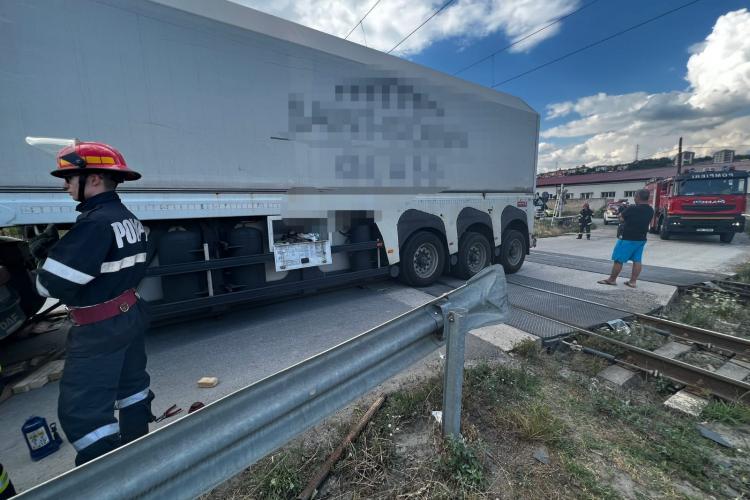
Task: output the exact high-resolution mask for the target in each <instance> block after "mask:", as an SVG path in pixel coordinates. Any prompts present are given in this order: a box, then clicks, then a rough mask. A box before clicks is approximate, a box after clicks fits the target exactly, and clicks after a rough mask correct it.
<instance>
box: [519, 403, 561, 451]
mask: <svg viewBox="0 0 750 500" xmlns="http://www.w3.org/2000/svg"><path fill="white" fill-rule="evenodd" d="M505 418H506V419H507V420H508V421H509V422H510V423H511V424H512V425H513V427H514V428H515V429H516V431H517V432H518V433H519V434H520V435H521V437H522V438H523V439H526V440H528V441H540V442H542V443H545V444H549V445H553V444H556V443H559V442H560V441H561V439H562V437H563V435H564V434H565V424H564V422H563V421H562V420H561V419H559V418H557V417H556V416H555V415H553V414H552V410H551V409H550V407H549V406H548V405H546V404H544V403H540V402H533V403H529V404H522V405H520V406H518V407H516V408H513V409H511V410H509V411H508V413H507V416H506V417H505Z"/></svg>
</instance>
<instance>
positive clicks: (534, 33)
mask: <svg viewBox="0 0 750 500" xmlns="http://www.w3.org/2000/svg"><path fill="white" fill-rule="evenodd" d="M598 1H599V0H592V1H591V2H589V3H586V4H583V5H582V6H580V7H579V8H577V9H576V10H574V11H573V12H569V13H568V14H565V15H564V16H560V17H558V18H557V19H555V20H554V21H552V22H551V23H549V24H547V25H545V26H542V27H541V28H539V29H538V30H536V31H533V32H531V33H529V34H528V35H525V36H524V37H522V38H519V39H518V40H516V41H515V42H513V43H510V44H508V45H506V46H505V47H503V48H501V49H498V50H496V51H495V52H493V53H492V54H489V55H487V56H485V57H483V58H481V59H479V60H477V61H474V62H473V63H471V64H469V65H468V66H466V67H464V68H462V69H460V70H458V71H456V72H455V73H453V74H454V75H458V74H460V73H463V72H464V71H466V70H467V69H471V68H473V67H474V66H476V65H477V64H481V63H483V62H484V61H487V60H488V59H491V58H493V57H495V56H496V55H498V54H499V53H501V52H505V51H506V50H508V49H510V48H512V47H514V46H516V45H518V44H519V43H521V42H523V41H524V40H528V39H529V38H531V37H532V36H534V35H536V34H537V33H541V32H542V31H544V30H546V29H547V28H550V27H552V26H554V25H555V24H557V23H559V22H561V21H564V20H565V19H567V18H569V17H570V16H572V15H574V14H577V13H578V12H581V11H582V10H583V9H585V8H586V7H589V6H590V5H593V4H595V3H596V2H598Z"/></svg>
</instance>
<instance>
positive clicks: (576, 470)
mask: <svg viewBox="0 0 750 500" xmlns="http://www.w3.org/2000/svg"><path fill="white" fill-rule="evenodd" d="M561 463H562V466H563V468H564V470H565V472H566V473H567V474H568V475H569V476H570V478H571V479H572V480H573V482H574V483H575V484H576V486H578V488H580V490H581V491H580V494H579V495H578V498H592V499H594V498H596V499H599V498H607V499H614V498H621V497H620V495H618V494H617V492H616V491H615V490H613V489H612V488H610V487H609V486H607V485H606V484H603V483H602V482H601V481H600V480H599V478H598V477H597V475H596V473H595V472H593V471H592V470H591V469H590V468H589V467H587V466H586V465H584V464H583V463H581V462H580V461H578V460H576V459H575V458H574V457H572V456H568V455H564V456H563V457H562V459H561Z"/></svg>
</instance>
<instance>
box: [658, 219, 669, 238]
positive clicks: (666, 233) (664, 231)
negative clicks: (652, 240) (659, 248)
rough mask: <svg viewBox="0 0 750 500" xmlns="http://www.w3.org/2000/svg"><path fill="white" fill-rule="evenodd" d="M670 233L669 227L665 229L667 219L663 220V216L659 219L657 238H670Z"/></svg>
mask: <svg viewBox="0 0 750 500" xmlns="http://www.w3.org/2000/svg"><path fill="white" fill-rule="evenodd" d="M670 236H671V234H669V229H667V221H665V220H664V217H662V218H661V219H659V238H661V239H663V240H668V239H669V238H670Z"/></svg>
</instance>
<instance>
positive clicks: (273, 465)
mask: <svg viewBox="0 0 750 500" xmlns="http://www.w3.org/2000/svg"><path fill="white" fill-rule="evenodd" d="M298 456H299V454H297V453H294V452H293V451H292V452H288V451H285V452H282V453H279V454H276V455H272V456H271V457H269V458H267V459H265V460H263V461H261V462H259V463H258V464H257V465H256V466H255V468H254V470H253V472H254V474H253V477H254V479H255V480H254V481H252V482H250V484H247V485H246V486H249V488H248V490H247V491H246V492H247V493H248V494H249V496H250V497H260V498H269V499H286V498H294V497H295V496H296V495H297V494H298V493H299V492H301V491H302V488H304V479H303V477H301V475H300V472H301V471H300V465H301V464H300V463H299V462H300V461H299V459H298V458H295V457H298Z"/></svg>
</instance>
